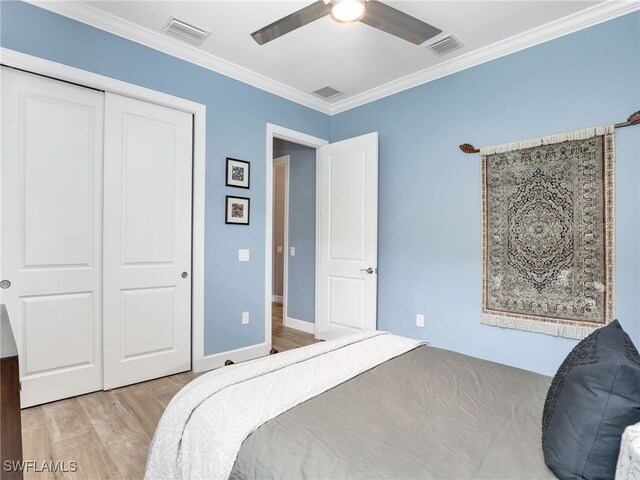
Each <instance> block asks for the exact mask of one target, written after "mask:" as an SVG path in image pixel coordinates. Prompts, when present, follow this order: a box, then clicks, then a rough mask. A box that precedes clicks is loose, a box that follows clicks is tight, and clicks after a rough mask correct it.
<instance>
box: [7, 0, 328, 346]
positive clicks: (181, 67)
mask: <svg viewBox="0 0 640 480" xmlns="http://www.w3.org/2000/svg"><path fill="white" fill-rule="evenodd" d="M0 8H1V11H0V14H1V15H0V16H1V23H0V44H1V45H2V47H5V48H10V49H13V50H18V51H20V52H24V53H27V54H30V55H35V56H38V57H42V58H45V59H48V60H52V61H54V62H59V63H63V64H66V65H71V66H74V67H77V68H81V69H83V70H88V71H91V72H95V73H98V74H101V75H106V76H108V77H112V78H116V79H119V80H123V81H125V82H130V83H134V84H136V85H141V86H144V87H147V88H151V89H154V90H158V91H161V92H165V93H168V94H171V95H176V96H178V97H183V98H187V99H189V100H193V101H195V102H199V103H202V104H205V105H206V106H207V137H206V143H207V160H206V161H207V166H206V168H207V173H206V177H207V178H206V252H205V268H206V273H205V298H206V300H205V354H213V353H218V352H222V351H226V350H231V349H235V348H239V347H245V346H248V345H253V344H258V343H262V342H263V341H264V340H265V339H264V332H265V328H264V316H265V312H264V305H265V275H264V265H265V248H264V241H265V195H266V192H265V183H264V181H263V179H264V178H265V158H266V157H265V155H266V154H265V143H266V126H265V124H266V123H267V122H269V123H274V124H277V125H281V126H284V127H288V128H292V129H295V130H298V131H302V132H305V133H307V134H310V135H314V136H316V137H320V138H328V136H329V121H330V119H329V117H328V116H326V115H324V114H321V113H319V112H316V111H314V110H311V109H308V108H306V107H302V106H300V105H298V104H296V103H293V102H290V101H288V100H284V99H282V98H280V97H277V96H275V95H271V94H269V93H266V92H264V91H262V90H259V89H256V88H253V87H251V86H248V85H246V84H244V83H241V82H238V81H235V80H232V79H230V78H228V77H225V76H222V75H219V74H217V73H214V72H211V71H209V70H206V69H204V68H201V67H198V66H196V65H193V64H191V63H188V62H185V61H182V60H179V59H177V58H174V57H172V56H169V55H166V54H163V53H160V52H158V51H156V50H153V49H150V48H147V47H144V46H142V45H139V44H136V43H134V42H131V41H128V40H125V39H123V38H120V37H117V36H115V35H111V34H108V33H106V32H103V31H101V30H98V29H95V28H92V27H89V26H87V25H84V24H82V23H79V22H75V21H73V20H70V19H68V18H65V17H62V16H59V15H56V14H53V13H51V12H48V11H46V10H43V9H40V8H37V7H34V6H32V5H29V4H26V3H22V2H13V1H10V2H6V1H3V2H2V3H1V4H0ZM213 36H214V37H215V33H214V34H213ZM225 157H233V158H239V159H243V160H248V161H250V162H251V176H252V179H251V190H248V191H247V190H241V189H234V188H229V187H225V186H224V184H225V181H224V174H225ZM230 194H236V195H238V194H239V195H240V196H248V197H251V224H250V226H248V227H247V226H237V225H225V223H224V200H225V195H230ZM239 248H248V249H250V250H251V261H250V262H248V263H238V249H239ZM243 311H248V312H250V319H251V321H250V324H249V325H242V324H241V313H242V312H243Z"/></svg>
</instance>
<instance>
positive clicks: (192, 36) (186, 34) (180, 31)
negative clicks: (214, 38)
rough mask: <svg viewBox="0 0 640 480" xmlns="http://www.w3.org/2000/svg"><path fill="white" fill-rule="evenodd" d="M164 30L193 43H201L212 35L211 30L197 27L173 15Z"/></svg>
mask: <svg viewBox="0 0 640 480" xmlns="http://www.w3.org/2000/svg"><path fill="white" fill-rule="evenodd" d="M163 30H164V31H165V32H167V33H168V34H169V35H173V36H174V37H178V38H179V39H180V40H184V41H186V42H189V43H193V44H194V45H201V44H202V42H204V41H205V39H206V38H207V37H208V36H209V35H211V32H210V31H209V30H205V29H204V28H200V27H196V26H195V25H191V24H189V23H187V22H185V21H183V20H180V19H179V18H176V17H171V18H170V19H169V21H168V22H167V23H166V24H165V26H164V28H163Z"/></svg>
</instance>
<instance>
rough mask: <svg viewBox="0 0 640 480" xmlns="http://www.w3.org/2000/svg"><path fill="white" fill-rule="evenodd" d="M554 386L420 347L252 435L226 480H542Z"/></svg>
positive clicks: (525, 374) (532, 375)
mask: <svg viewBox="0 0 640 480" xmlns="http://www.w3.org/2000/svg"><path fill="white" fill-rule="evenodd" d="M550 382H551V379H550V378H549V377H546V376H543V375H539V374H536V373H532V372H528V371H525V370H520V369H516V368H512V367H508V366H505V365H501V364H497V363H492V362H488V361H485V360H480V359H477V358H473V357H469V356H466V355H462V354H458V353H454V352H451V351H447V350H441V349H438V348H433V347H429V346H419V347H417V348H415V349H413V350H411V351H409V352H407V353H404V354H403V355H400V356H398V357H396V358H393V359H391V360H388V361H386V362H384V363H382V364H381V365H379V366H377V367H375V368H372V369H370V370H368V371H366V372H364V373H362V374H360V375H358V376H356V377H355V378H353V379H351V380H349V381H347V382H345V383H342V384H340V385H338V386H336V387H334V388H332V389H331V390H328V391H326V392H324V393H322V394H320V395H318V396H316V397H314V398H312V399H309V400H307V401H305V402H304V403H301V404H299V405H297V406H295V407H293V408H291V409H290V410H288V411H286V412H284V413H282V414H280V415H279V416H277V417H275V418H273V419H271V420H269V421H268V422H266V423H264V424H263V425H262V426H260V427H259V428H258V429H257V430H255V431H254V432H253V433H251V434H250V435H249V436H248V437H247V438H246V439H245V441H244V442H243V444H242V446H241V448H240V451H239V452H238V455H237V457H236V461H235V464H234V466H233V470H232V472H231V476H230V478H232V479H235V480H244V479H255V478H260V479H270V478H292V479H293V478H296V479H298V478H327V479H342V478H345V479H346V478H353V479H358V478H362V479H365V478H366V479H376V478H380V479H382V478H384V479H389V478H396V479H401V478H402V479H405V478H406V479H415V478H420V479H447V478H455V479H546V478H555V477H554V475H553V474H552V473H551V471H550V470H549V469H548V468H547V467H546V465H545V463H544V459H543V456H542V450H541V445H540V443H541V429H540V425H541V418H542V409H543V405H544V400H545V396H546V392H547V389H548V388H549V384H550Z"/></svg>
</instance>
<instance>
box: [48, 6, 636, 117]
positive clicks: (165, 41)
mask: <svg viewBox="0 0 640 480" xmlns="http://www.w3.org/2000/svg"><path fill="white" fill-rule="evenodd" d="M312 1H313V0H302V1H299V0H290V1H271V0H262V1H237V0H236V1H139V0H138V1H83V2H73V4H74V5H73V7H72V9H73V10H74V11H75V12H76V15H75V18H78V19H81V20H85V21H86V20H87V19H88V20H89V21H87V23H93V24H95V25H96V26H99V27H101V28H104V25H107V26H110V27H111V28H107V29H110V30H111V31H115V32H116V33H118V29H120V30H121V31H123V32H126V35H124V36H128V37H129V38H134V39H135V38H136V36H137V35H138V34H139V35H140V36H141V38H142V39H143V40H144V39H147V40H149V41H147V42H146V43H147V44H149V43H151V44H152V46H154V45H153V43H154V42H155V43H156V44H159V45H162V46H168V49H169V51H171V53H174V51H176V52H178V53H180V52H185V53H187V54H188V55H186V56H187V57H189V56H193V55H195V56H196V57H194V58H197V59H198V60H200V61H199V62H198V63H201V64H202V63H203V62H204V63H206V62H207V58H209V59H210V60H211V61H212V62H213V65H214V68H213V69H216V68H215V65H216V64H218V65H219V64H222V65H223V66H224V68H218V69H217V70H218V71H222V73H227V74H229V72H231V75H232V76H236V78H240V79H242V80H246V78H249V77H250V76H251V75H254V74H256V75H255V77H256V79H257V80H256V81H255V82H253V81H251V80H249V83H254V84H256V83H257V84H258V86H264V88H265V89H267V90H271V91H275V93H278V94H281V95H283V96H288V97H289V98H293V99H294V100H297V101H300V103H306V104H309V105H310V106H312V107H314V108H318V109H319V110H325V111H327V112H328V113H335V111H337V110H344V109H346V108H349V107H351V106H355V105H356V104H358V103H360V104H361V103H365V101H367V100H368V99H373V98H375V97H378V98H379V97H381V96H384V95H386V94H389V93H393V92H394V91H399V90H402V89H404V88H407V87H410V86H413V85H414V84H418V83H424V81H428V80H429V79H431V78H437V77H438V76H442V75H443V74H447V73H451V72H452V71H457V70H460V69H462V68H466V67H468V66H471V65H473V64H477V63H480V62H482V61H486V60H487V59H490V58H496V57H498V56H501V55H504V54H506V53H509V52H510V51H515V50H519V49H521V48H524V47H526V46H529V45H532V44H535V43H540V42H541V41H544V40H547V39H550V38H555V37H557V36H560V35H562V34H565V33H569V32H570V31H574V30H577V29H579V28H584V26H588V25H589V24H593V23H597V22H598V21H602V20H603V19H605V20H606V19H607V18H603V17H606V16H607V15H608V16H609V17H608V18H611V17H612V16H617V15H619V14H621V13H620V12H621V10H624V8H623V9H621V7H620V5H621V4H622V3H626V4H627V5H629V4H630V5H631V7H628V6H627V7H626V10H625V11H624V12H623V13H626V11H627V10H630V8H632V7H633V4H634V3H637V2H611V1H609V2H603V1H602V0H590V1H577V0H571V1H481V0H475V1H456V0H449V1H439V2H438V1H396V0H388V1H387V2H386V3H388V4H389V5H391V6H393V7H395V8H397V9H399V10H402V11H404V12H406V13H408V14H410V15H413V16H415V17H417V18H419V19H421V20H423V21H425V22H427V23H430V24H432V25H434V26H436V27H438V28H440V29H442V31H443V33H442V34H441V35H439V36H438V37H435V38H434V39H432V40H428V41H427V42H426V44H425V45H422V46H416V45H414V44H412V43H409V42H406V41H404V40H401V39H399V38H397V37H394V36H392V35H389V34H387V33H384V32H382V31H380V30H377V29H374V28H372V27H369V26H367V25H365V24H362V23H358V24H353V25H339V24H336V23H334V22H333V21H332V20H331V19H330V17H324V18H322V19H320V20H317V21H315V22H313V23H311V24H308V25H306V26H304V27H301V28H299V29H297V30H295V31H293V32H291V33H289V34H287V35H285V36H283V37H280V38H278V39H275V40H274V41H272V42H270V43H267V44H265V45H262V46H260V45H258V44H257V43H256V42H255V41H254V40H253V39H252V38H251V37H250V33H252V32H253V31H255V30H258V29H259V28H261V27H263V26H265V25H267V24H269V23H271V22H273V21H275V20H277V19H279V18H281V17H283V16H285V15H288V14H290V13H292V12H294V11H295V10H298V9H300V8H302V7H304V6H306V5H308V4H310V3H312ZM56 3H59V2H56ZM64 3H65V4H68V3H69V2H64ZM38 4H39V5H41V6H43V7H44V8H49V9H51V10H57V11H59V13H63V14H65V9H68V8H70V7H69V6H68V5H67V6H66V7H64V8H63V7H60V6H59V7H58V8H56V7H54V6H53V5H52V3H51V2H44V3H40V2H38ZM60 4H61V5H62V2H60ZM612 4H617V6H614V7H615V8H612ZM80 7H81V8H80ZM79 8H80V9H79ZM78 12H81V14H78ZM611 12H614V13H615V15H612V14H611ZM67 13H68V12H67ZM69 16H74V15H69ZM171 16H176V17H178V18H180V19H182V20H185V21H187V22H190V23H193V24H195V25H197V26H200V27H202V28H205V29H207V30H210V31H212V32H213V33H212V34H211V35H210V36H209V38H207V39H206V40H205V41H204V43H203V44H202V45H201V46H200V47H194V46H191V45H189V44H187V43H185V42H182V41H181V40H178V39H175V38H173V37H171V36H169V35H167V34H166V33H164V32H162V27H163V26H164V25H165V23H166V22H167V20H168V19H169V17H171ZM121 20H125V21H126V22H121ZM101 23H102V24H103V25H100V24H101ZM114 26H115V27H114ZM450 33H453V34H454V35H455V36H456V37H457V38H458V39H459V40H460V41H461V42H462V43H463V44H464V47H463V48H461V49H459V50H456V51H454V52H451V53H450V54H448V55H445V56H442V57H439V56H437V55H435V54H434V53H433V52H432V51H431V50H430V49H428V48H426V45H427V44H430V43H433V41H435V40H437V39H439V38H441V37H443V36H445V35H447V34H450ZM151 39H153V41H151ZM525 40H526V41H525ZM143 43H145V42H143ZM197 50H199V51H197ZM225 70H228V71H225ZM234 72H236V73H238V75H234V74H233V73H234ZM269 84H272V85H271V86H272V88H269ZM327 85H329V86H331V87H334V88H336V89H338V90H340V91H342V92H344V93H343V94H342V95H340V96H337V97H334V98H332V99H330V100H328V101H327V100H323V99H320V98H319V97H315V96H313V95H311V93H310V92H313V91H314V90H317V89H319V88H322V87H324V86H327ZM287 92H288V93H290V95H288V94H286V93H287Z"/></svg>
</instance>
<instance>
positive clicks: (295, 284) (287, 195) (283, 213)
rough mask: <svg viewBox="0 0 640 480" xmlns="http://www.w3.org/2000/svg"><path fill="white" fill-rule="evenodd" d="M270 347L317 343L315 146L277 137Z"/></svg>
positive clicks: (277, 348) (277, 347)
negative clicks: (315, 335)
mask: <svg viewBox="0 0 640 480" xmlns="http://www.w3.org/2000/svg"><path fill="white" fill-rule="evenodd" d="M273 156H274V159H273V216H272V224H273V226H272V230H273V245H272V265H273V269H272V270H273V273H272V306H271V307H272V319H273V320H272V332H271V333H272V346H273V348H274V349H276V350H278V351H282V350H289V349H291V348H297V347H299V346H304V345H308V344H309V343H313V342H315V337H314V334H315V326H314V325H315V257H316V242H315V236H316V232H315V226H316V205H315V200H316V149H315V148H313V147H309V146H305V145H300V144H297V143H295V142H291V141H287V140H283V139H279V138H275V139H274V140H273Z"/></svg>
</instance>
